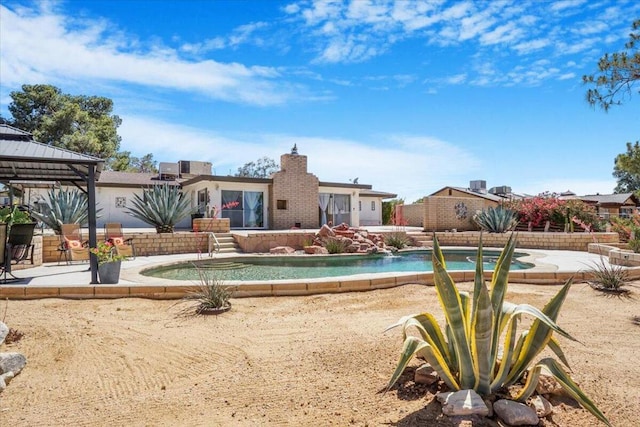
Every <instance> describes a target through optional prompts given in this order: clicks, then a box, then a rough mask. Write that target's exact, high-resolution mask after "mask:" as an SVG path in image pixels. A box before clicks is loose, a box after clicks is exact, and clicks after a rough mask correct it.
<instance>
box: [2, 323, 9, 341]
mask: <svg viewBox="0 0 640 427" xmlns="http://www.w3.org/2000/svg"><path fill="white" fill-rule="evenodd" d="M7 335H9V327H8V326H7V325H5V324H4V323H2V322H0V344H2V343H3V342H4V340H5V338H7Z"/></svg>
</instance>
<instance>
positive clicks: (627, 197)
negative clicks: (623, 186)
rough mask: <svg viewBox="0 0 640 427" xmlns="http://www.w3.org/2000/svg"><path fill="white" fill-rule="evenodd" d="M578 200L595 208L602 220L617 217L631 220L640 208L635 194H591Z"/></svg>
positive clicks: (639, 202)
mask: <svg viewBox="0 0 640 427" xmlns="http://www.w3.org/2000/svg"><path fill="white" fill-rule="evenodd" d="M578 199H580V200H582V201H583V202H585V203H587V204H589V205H591V206H593V207H594V208H595V209H596V213H597V214H598V215H599V216H600V218H602V219H608V218H611V217H616V216H619V217H622V218H630V217H631V216H633V214H635V213H637V212H638V207H640V199H638V197H636V195H635V194H633V193H620V194H591V195H587V196H580V197H578Z"/></svg>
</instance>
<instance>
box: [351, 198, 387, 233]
mask: <svg viewBox="0 0 640 427" xmlns="http://www.w3.org/2000/svg"><path fill="white" fill-rule="evenodd" d="M360 201H361V202H362V210H359V212H360V225H361V226H367V225H382V199H381V198H379V197H367V196H361V197H360ZM372 203H373V206H374V208H373V209H372V206H371V205H372ZM356 208H358V206H356Z"/></svg>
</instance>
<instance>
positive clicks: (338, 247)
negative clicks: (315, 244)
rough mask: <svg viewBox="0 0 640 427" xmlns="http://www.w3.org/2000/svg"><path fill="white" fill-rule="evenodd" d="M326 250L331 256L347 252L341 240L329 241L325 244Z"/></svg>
mask: <svg viewBox="0 0 640 427" xmlns="http://www.w3.org/2000/svg"><path fill="white" fill-rule="evenodd" d="M324 247H325V249H326V250H327V252H329V253H330V254H341V253H343V252H344V251H345V249H346V248H345V244H344V242H343V241H342V240H339V239H333V238H331V239H329V240H327V241H326V243H325V244H324Z"/></svg>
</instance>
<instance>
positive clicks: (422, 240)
mask: <svg viewBox="0 0 640 427" xmlns="http://www.w3.org/2000/svg"><path fill="white" fill-rule="evenodd" d="M407 236H408V237H409V238H411V239H412V240H413V241H414V243H415V245H416V246H420V247H431V246H432V245H433V237H432V235H431V233H425V232H424V231H410V232H408V233H407Z"/></svg>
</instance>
